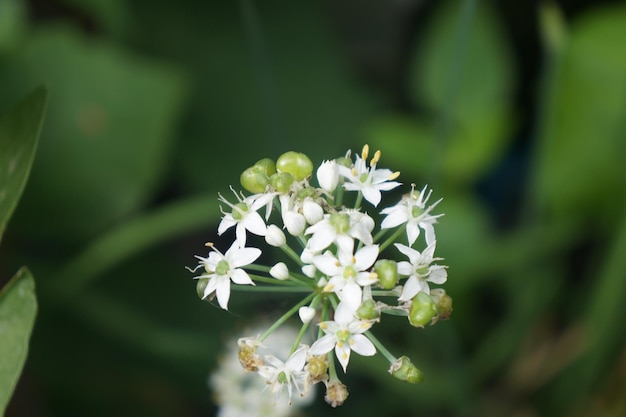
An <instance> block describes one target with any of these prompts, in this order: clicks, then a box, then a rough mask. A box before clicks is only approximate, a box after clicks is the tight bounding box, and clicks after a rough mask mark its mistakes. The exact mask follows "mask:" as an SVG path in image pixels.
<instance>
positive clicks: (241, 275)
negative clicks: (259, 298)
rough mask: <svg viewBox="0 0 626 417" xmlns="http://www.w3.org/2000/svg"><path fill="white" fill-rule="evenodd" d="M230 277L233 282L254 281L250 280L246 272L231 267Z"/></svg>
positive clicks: (247, 283) (241, 283) (245, 282)
mask: <svg viewBox="0 0 626 417" xmlns="http://www.w3.org/2000/svg"><path fill="white" fill-rule="evenodd" d="M230 279H232V280H233V282H234V283H235V284H239V285H254V282H252V280H251V279H250V276H248V273H247V272H246V271H244V270H243V269H239V268H236V269H233V270H232V271H231V273H230Z"/></svg>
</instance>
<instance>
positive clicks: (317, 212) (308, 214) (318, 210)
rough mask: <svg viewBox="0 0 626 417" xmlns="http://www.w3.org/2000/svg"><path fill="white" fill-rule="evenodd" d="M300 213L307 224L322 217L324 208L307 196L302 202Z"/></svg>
mask: <svg viewBox="0 0 626 417" xmlns="http://www.w3.org/2000/svg"><path fill="white" fill-rule="evenodd" d="M302 214H303V215H304V218H305V219H306V221H307V223H308V224H315V223H317V222H319V221H320V220H322V219H323V218H324V209H323V208H322V206H320V205H319V204H318V203H316V202H315V201H314V200H313V199H312V198H310V197H307V198H305V199H304V201H303V202H302Z"/></svg>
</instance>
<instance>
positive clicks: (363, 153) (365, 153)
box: [361, 144, 370, 159]
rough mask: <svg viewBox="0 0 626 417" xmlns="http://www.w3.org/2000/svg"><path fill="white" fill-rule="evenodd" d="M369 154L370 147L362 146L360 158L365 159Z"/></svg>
mask: <svg viewBox="0 0 626 417" xmlns="http://www.w3.org/2000/svg"><path fill="white" fill-rule="evenodd" d="M369 153H370V147H369V145H368V144H365V145H364V146H363V150H362V151H361V158H363V159H367V155H369Z"/></svg>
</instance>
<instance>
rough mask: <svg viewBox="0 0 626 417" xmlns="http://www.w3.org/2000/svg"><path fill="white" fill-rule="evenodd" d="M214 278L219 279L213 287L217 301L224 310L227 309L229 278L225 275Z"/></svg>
mask: <svg viewBox="0 0 626 417" xmlns="http://www.w3.org/2000/svg"><path fill="white" fill-rule="evenodd" d="M215 279H216V280H219V281H218V282H217V285H216V289H215V293H216V294H217V302H218V303H219V305H220V307H222V308H223V309H224V310H228V300H229V299H230V279H228V278H226V277H219V278H215Z"/></svg>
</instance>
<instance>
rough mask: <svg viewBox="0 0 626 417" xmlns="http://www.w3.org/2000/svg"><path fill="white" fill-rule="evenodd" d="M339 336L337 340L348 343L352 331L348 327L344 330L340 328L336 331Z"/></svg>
mask: <svg viewBox="0 0 626 417" xmlns="http://www.w3.org/2000/svg"><path fill="white" fill-rule="evenodd" d="M336 336H337V341H338V342H340V343H348V340H349V339H350V331H349V330H347V329H344V330H339V331H338V332H337V333H336Z"/></svg>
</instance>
